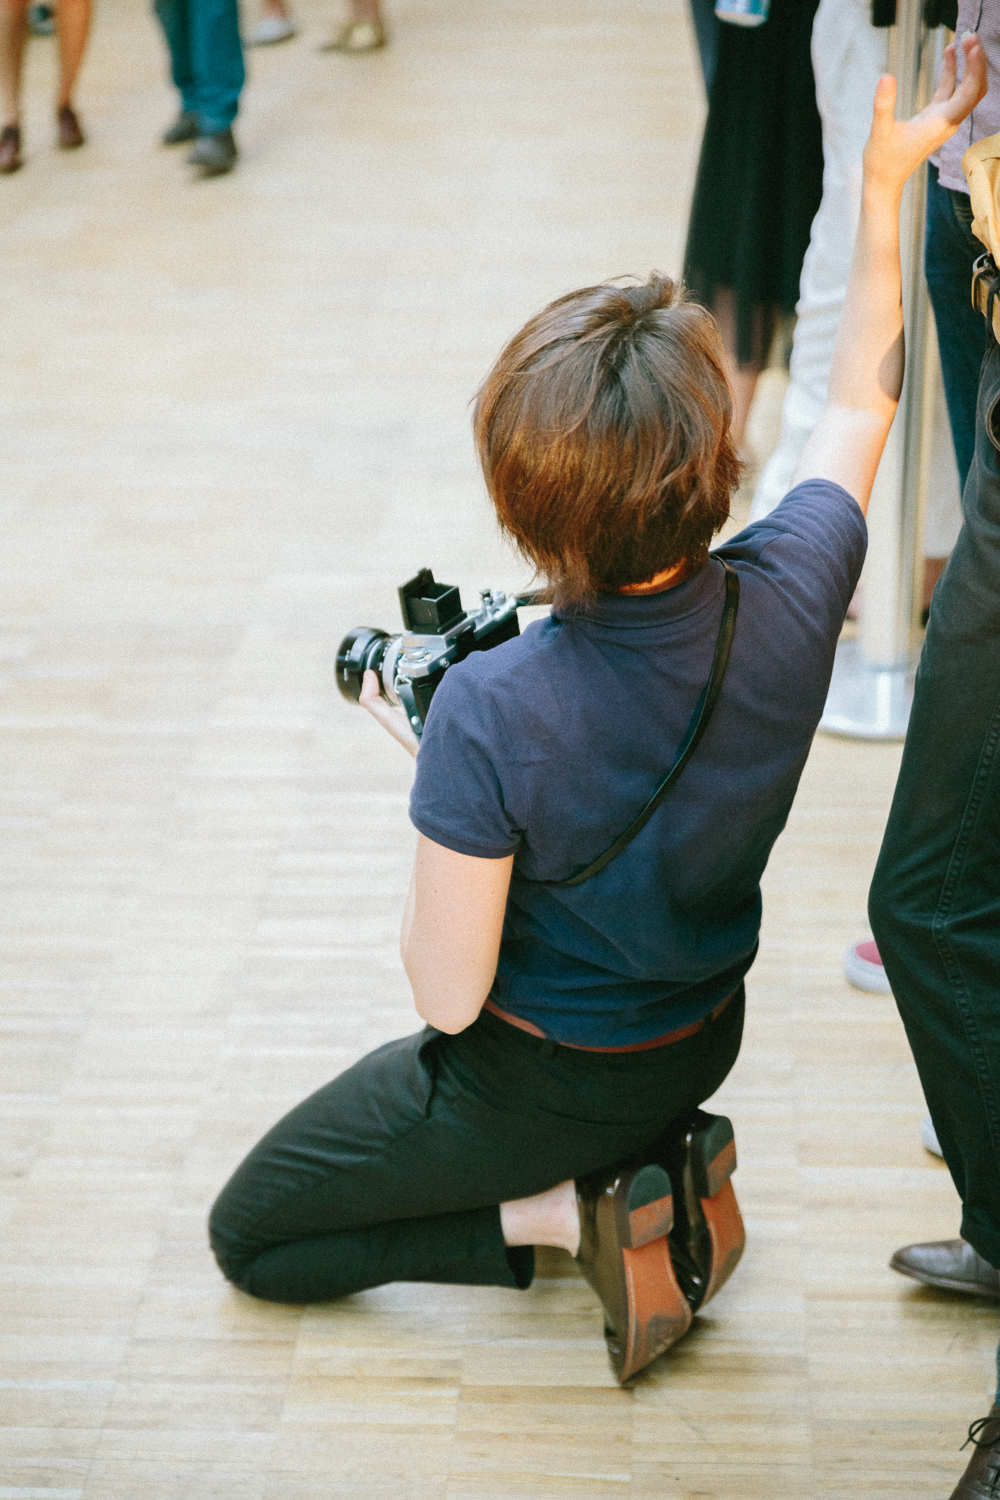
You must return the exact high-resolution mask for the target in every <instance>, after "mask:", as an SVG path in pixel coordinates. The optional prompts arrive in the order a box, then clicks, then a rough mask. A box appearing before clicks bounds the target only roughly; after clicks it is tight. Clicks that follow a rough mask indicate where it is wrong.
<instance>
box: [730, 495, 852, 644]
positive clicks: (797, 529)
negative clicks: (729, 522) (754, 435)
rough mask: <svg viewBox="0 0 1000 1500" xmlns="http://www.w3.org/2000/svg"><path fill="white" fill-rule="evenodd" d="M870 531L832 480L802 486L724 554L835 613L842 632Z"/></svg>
mask: <svg viewBox="0 0 1000 1500" xmlns="http://www.w3.org/2000/svg"><path fill="white" fill-rule="evenodd" d="M867 546H868V529H867V527H866V525H865V518H864V515H863V514H862V511H861V507H860V506H859V505H858V503H857V501H856V500H855V499H854V498H853V497H852V496H851V495H849V494H848V492H847V490H845V489H842V488H841V486H840V485H839V484H834V483H833V482H832V481H831V480H828V479H808V480H806V481H805V482H804V483H803V484H799V485H796V487H795V489H793V490H790V491H789V492H788V494H787V495H786V496H785V498H784V500H782V502H781V504H780V505H779V506H778V507H777V508H776V509H775V510H773V511H772V512H771V514H770V515H768V516H765V517H764V518H763V520H760V521H755V522H754V523H753V524H752V525H750V526H748V527H747V528H746V529H745V530H744V531H741V532H740V533H739V535H738V536H736V537H733V539H732V541H731V542H728V543H727V544H726V545H725V546H723V547H720V548H719V552H720V554H721V555H722V556H723V557H728V556H729V555H730V552H732V554H733V555H734V556H735V557H740V556H743V557H752V558H753V559H754V561H756V562H758V563H759V564H760V565H761V566H762V568H763V569H764V571H765V572H768V573H772V574H774V575H775V581H776V582H777V581H780V582H782V583H784V584H785V586H786V587H789V588H790V591H791V592H793V593H797V594H798V593H801V594H802V595H803V601H802V602H806V600H807V599H808V602H809V603H810V604H811V606H812V607H814V608H816V609H818V610H822V611H824V612H826V611H828V612H829V624H830V626H831V627H832V628H835V629H837V630H839V629H840V626H841V625H842V624H843V621H844V617H845V615H846V614H847V607H848V605H849V604H850V602H851V599H852V598H853V597H854V591H855V589H856V588H857V586H858V579H859V578H860V577H861V568H862V566H863V564H864V560H865V552H866V550H867Z"/></svg>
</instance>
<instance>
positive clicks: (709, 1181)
mask: <svg viewBox="0 0 1000 1500" xmlns="http://www.w3.org/2000/svg"><path fill="white" fill-rule="evenodd" d="M735 1171H736V1137H735V1136H734V1134H733V1124H732V1121H731V1120H727V1119H726V1117H725V1115H709V1114H706V1113H705V1111H704V1110H701V1109H700V1110H699V1111H698V1114H697V1117H696V1120H695V1123H694V1125H693V1126H692V1129H691V1175H692V1177H693V1179H694V1190H695V1192H696V1193H697V1194H698V1197H699V1198H714V1197H715V1195H716V1193H717V1192H718V1191H719V1189H720V1188H721V1187H722V1185H723V1183H726V1182H728V1181H729V1179H730V1177H732V1175H733V1173H734V1172H735Z"/></svg>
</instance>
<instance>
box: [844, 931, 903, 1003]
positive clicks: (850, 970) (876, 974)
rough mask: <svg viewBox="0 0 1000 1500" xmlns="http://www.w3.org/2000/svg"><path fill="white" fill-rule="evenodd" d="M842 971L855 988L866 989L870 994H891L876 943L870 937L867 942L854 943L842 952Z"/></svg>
mask: <svg viewBox="0 0 1000 1500" xmlns="http://www.w3.org/2000/svg"><path fill="white" fill-rule="evenodd" d="M844 973H845V974H846V975H847V979H848V982H849V983H850V984H853V985H854V988H855V989H856V990H867V991H868V992H869V994H872V995H891V994H892V988H891V986H890V984H889V980H888V978H887V977H886V972H885V969H884V968H883V966H882V959H881V957H880V955H879V951H878V944H877V943H874V942H872V941H871V940H870V939H869V941H868V942H867V943H855V944H854V946H853V948H848V950H847V952H846V953H845V954H844Z"/></svg>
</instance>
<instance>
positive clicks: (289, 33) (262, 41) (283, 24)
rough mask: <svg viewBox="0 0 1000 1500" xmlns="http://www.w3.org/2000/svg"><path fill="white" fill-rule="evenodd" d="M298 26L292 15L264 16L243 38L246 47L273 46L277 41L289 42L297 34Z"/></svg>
mask: <svg viewBox="0 0 1000 1500" xmlns="http://www.w3.org/2000/svg"><path fill="white" fill-rule="evenodd" d="M297 32H298V27H297V26H296V24H295V22H294V21H293V20H292V18H291V16H264V17H263V18H262V19H261V20H259V21H258V22H257V25H256V26H255V27H254V29H253V30H252V31H251V32H250V33H249V35H248V36H245V37H244V38H243V45H244V47H273V46H275V44H276V43H277V42H287V41H288V40H289V38H291V37H293V36H295V35H296V34H297Z"/></svg>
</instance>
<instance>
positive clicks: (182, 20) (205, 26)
mask: <svg viewBox="0 0 1000 1500" xmlns="http://www.w3.org/2000/svg"><path fill="white" fill-rule="evenodd" d="M153 9H154V10H155V11H156V15H157V18H158V19H159V22H160V25H161V26H162V27H163V31H164V35H165V36H166V38H167V46H168V47H169V48H170V71H171V76H172V78H173V80H174V83H175V84H176V86H177V88H179V89H180V93H181V104H182V107H183V109H184V110H185V112H186V113H188V114H192V115H195V116H196V118H197V120H198V129H199V132H200V133H201V134H202V135H216V134H217V133H218V132H219V131H221V130H226V129H227V128H228V127H229V126H230V125H231V124H232V123H233V121H234V120H235V118H236V110H237V107H238V105H239V98H240V90H241V89H242V87H243V79H244V72H243V44H242V42H241V41H240V20H239V9H238V6H237V0H154V4H153Z"/></svg>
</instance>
